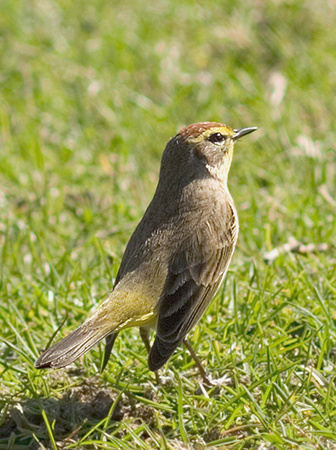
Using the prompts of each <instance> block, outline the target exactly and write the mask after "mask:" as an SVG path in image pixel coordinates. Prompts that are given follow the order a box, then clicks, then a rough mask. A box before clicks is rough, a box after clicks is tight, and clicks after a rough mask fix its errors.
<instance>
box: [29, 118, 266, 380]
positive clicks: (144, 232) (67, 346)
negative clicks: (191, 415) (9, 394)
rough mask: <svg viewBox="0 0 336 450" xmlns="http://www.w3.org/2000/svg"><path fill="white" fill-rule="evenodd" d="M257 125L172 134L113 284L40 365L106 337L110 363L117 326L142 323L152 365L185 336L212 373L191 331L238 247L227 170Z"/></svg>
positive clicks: (197, 126)
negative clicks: (191, 338) (236, 147)
mask: <svg viewBox="0 0 336 450" xmlns="http://www.w3.org/2000/svg"><path fill="white" fill-rule="evenodd" d="M256 129H257V127H248V128H240V129H232V128H230V127H229V126H227V125H225V124H222V123H218V122H200V123H194V124H191V125H189V126H186V127H184V128H182V129H181V130H180V131H179V132H178V133H177V134H176V135H175V136H173V137H172V138H171V139H170V140H169V141H168V143H167V145H166V148H165V150H164V152H163V155H162V160H161V166H160V173H159V181H158V185H157V188H156V191H155V194H154V197H153V199H152V201H151V203H150V204H149V206H148V208H147V209H146V211H145V213H144V215H143V217H142V219H141V221H140V222H139V224H138V226H137V227H136V229H135V231H134V233H133V234H132V236H131V238H130V240H129V242H128V244H127V246H126V249H125V252H124V255H123V257H122V261H121V264H120V268H119V271H118V274H117V277H116V280H115V283H114V287H113V290H112V291H111V292H110V293H108V294H107V295H106V297H105V299H104V300H103V302H102V303H101V304H100V306H98V308H97V309H96V310H95V312H93V314H92V315H91V316H90V317H89V318H88V319H87V320H85V321H84V322H83V323H82V324H81V325H80V326H79V327H78V328H77V329H76V330H75V331H73V332H72V333H70V334H69V335H68V336H67V337H65V338H63V339H62V340H61V341H59V342H58V343H56V344H55V345H53V346H52V347H50V348H48V349H47V350H45V351H44V352H43V353H42V354H41V355H40V356H39V358H38V359H37V361H36V362H35V367H36V368H38V369H43V368H54V369H58V368H62V367H65V366H67V365H68V364H70V363H72V362H73V361H75V360H76V359H78V358H79V357H80V356H82V355H83V354H84V353H86V352H87V351H88V350H90V349H91V348H92V347H93V346H94V345H96V344H97V343H98V342H100V341H102V340H103V339H104V338H105V339H106V347H105V356H104V360H103V367H105V366H106V364H107V362H108V360H109V357H110V353H111V351H112V348H113V344H114V342H115V339H116V337H117V335H118V333H119V332H120V331H121V330H124V329H126V328H129V327H139V328H140V336H141V338H142V340H143V342H144V344H145V346H146V349H147V351H148V368H149V369H150V370H151V371H154V372H156V373H157V371H158V370H159V369H160V368H161V367H162V366H163V365H164V364H165V363H166V362H167V361H168V359H169V358H170V357H171V356H172V354H173V353H174V352H175V350H176V348H177V347H178V346H179V345H180V344H182V343H183V342H184V343H185V344H186V346H187V348H188V349H189V350H190V352H191V356H192V357H193V358H194V359H195V362H196V364H197V366H198V367H199V369H200V371H201V375H202V376H203V378H204V379H207V378H206V372H205V370H204V369H203V366H202V364H201V363H200V361H199V360H198V358H197V356H196V353H195V352H194V351H193V349H192V347H191V345H190V343H189V341H188V340H187V335H188V333H189V332H190V330H191V329H192V328H193V327H194V325H195V324H196V323H197V322H198V321H199V320H200V318H201V317H202V315H203V313H204V312H205V310H206V309H207V307H208V306H209V304H210V303H211V301H212V299H213V297H214V296H215V294H216V292H217V290H218V288H219V286H220V284H221V282H222V280H223V279H224V277H225V275H226V273H227V270H228V267H229V264H230V261H231V258H232V255H233V252H234V250H235V247H236V244H237V239H238V230H239V222H238V214H237V211H236V208H235V205H234V202H233V199H232V197H231V195H230V192H229V190H228V173H229V170H230V166H231V162H232V157H233V149H234V144H235V142H236V141H237V140H238V139H240V138H241V137H243V136H245V135H247V134H249V133H252V132H253V131H255V130H256ZM152 329H154V330H155V339H154V343H153V345H151V344H150V333H151V330H152Z"/></svg>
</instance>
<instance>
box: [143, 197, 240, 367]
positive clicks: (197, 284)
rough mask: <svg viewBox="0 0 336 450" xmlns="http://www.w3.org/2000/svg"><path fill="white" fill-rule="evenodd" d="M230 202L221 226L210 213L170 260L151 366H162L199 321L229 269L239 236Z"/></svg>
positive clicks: (152, 350) (151, 356)
mask: <svg viewBox="0 0 336 450" xmlns="http://www.w3.org/2000/svg"><path fill="white" fill-rule="evenodd" d="M228 206H229V208H227V205H226V208H227V209H226V211H225V215H224V218H223V222H224V223H222V224H221V226H219V224H218V223H217V222H216V221H215V217H218V216H215V215H212V216H210V217H209V218H208V220H206V221H204V223H203V224H199V225H198V229H197V231H196V232H195V233H190V235H189V236H188V237H187V238H185V239H184V240H183V241H181V245H180V248H179V250H178V251H177V252H176V253H175V254H174V256H173V257H172V259H171V261H170V264H169V268H168V275H167V278H166V282H165V286H164V289H163V293H162V296H161V299H160V302H159V313H158V321H157V330H156V338H155V342H154V344H153V347H152V349H151V352H150V355H149V360H148V362H149V368H150V369H151V370H158V369H159V368H160V367H162V365H163V364H164V363H165V362H166V361H167V360H168V359H169V357H170V356H171V354H172V353H173V352H174V350H175V349H176V347H177V346H178V345H179V344H180V343H181V342H182V341H183V339H184V338H185V336H186V335H187V334H188V332H189V331H190V330H191V328H192V327H193V326H194V325H195V324H196V323H197V322H198V321H199V319H200V318H201V316H202V315H203V313H204V311H205V310H206V308H207V307H208V305H209V303H210V302H211V300H212V298H213V296H214V295H215V293H216V291H217V289H218V287H219V285H220V283H221V281H222V279H223V277H224V275H225V273H226V271H227V268H228V266H229V264H230V261H231V257H232V254H233V251H234V248H235V245H236V242H237V236H238V222H237V217H236V213H235V210H234V208H233V206H232V205H228Z"/></svg>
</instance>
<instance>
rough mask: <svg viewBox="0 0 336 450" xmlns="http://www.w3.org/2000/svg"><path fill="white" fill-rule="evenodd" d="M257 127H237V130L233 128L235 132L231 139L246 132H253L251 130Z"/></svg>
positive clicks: (235, 138)
mask: <svg viewBox="0 0 336 450" xmlns="http://www.w3.org/2000/svg"><path fill="white" fill-rule="evenodd" d="M257 129H258V128H257V127H248V128H239V129H238V130H233V131H234V132H235V134H234V135H233V136H232V140H234V141H236V140H237V139H240V138H241V137H243V136H245V135H246V134H250V133H253V131H255V130H257Z"/></svg>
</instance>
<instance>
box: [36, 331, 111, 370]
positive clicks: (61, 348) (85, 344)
mask: <svg viewBox="0 0 336 450" xmlns="http://www.w3.org/2000/svg"><path fill="white" fill-rule="evenodd" d="M105 335H106V332H105V334H103V331H102V330H101V329H100V330H99V329H97V328H95V329H90V327H88V326H87V325H86V324H85V323H84V324H83V325H81V326H80V327H79V328H77V330H75V331H73V332H72V333H71V334H69V336H67V337H66V338H64V339H62V340H61V341H60V342H58V343H57V344H56V345H54V346H53V347H51V348H49V349H48V350H46V351H45V352H44V353H42V355H41V356H40V357H39V358H38V360H37V361H36V362H35V367H36V368H37V369H45V368H52V369H59V368H61V367H65V366H67V365H68V364H70V363H72V362H73V361H75V360H76V359H77V358H79V357H80V356H82V355H84V353H86V352H87V351H88V350H90V348H91V347H93V346H94V345H95V344H97V343H98V342H99V341H101V340H102V339H103V338H104V337H105Z"/></svg>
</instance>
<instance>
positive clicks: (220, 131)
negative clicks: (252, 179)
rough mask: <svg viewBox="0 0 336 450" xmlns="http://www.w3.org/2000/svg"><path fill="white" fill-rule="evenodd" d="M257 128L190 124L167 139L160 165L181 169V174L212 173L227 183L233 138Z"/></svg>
mask: <svg viewBox="0 0 336 450" xmlns="http://www.w3.org/2000/svg"><path fill="white" fill-rule="evenodd" d="M256 129H257V128H256V127H250V128H240V129H232V128H230V127H228V126H227V125H224V124H221V123H217V122H200V123H195V124H192V125H189V126H187V127H185V128H182V130H180V132H179V133H178V134H177V135H176V136H174V137H173V138H172V139H171V140H170V141H169V142H168V144H167V147H166V150H165V153H164V156H163V159H162V165H161V169H164V167H166V168H167V169H168V170H173V171H177V172H180V171H181V172H180V173H181V175H182V176H183V173H185V174H186V175H185V176H187V175H189V176H191V177H195V176H199V177H201V176H202V177H203V176H212V177H215V178H218V179H219V180H220V181H222V182H224V183H225V184H226V182H227V176H228V172H229V169H230V165H231V161H232V155H233V147H234V144H235V141H236V140H237V139H239V138H241V137H242V136H245V135H246V134H249V133H252V132H253V131H255V130H256Z"/></svg>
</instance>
